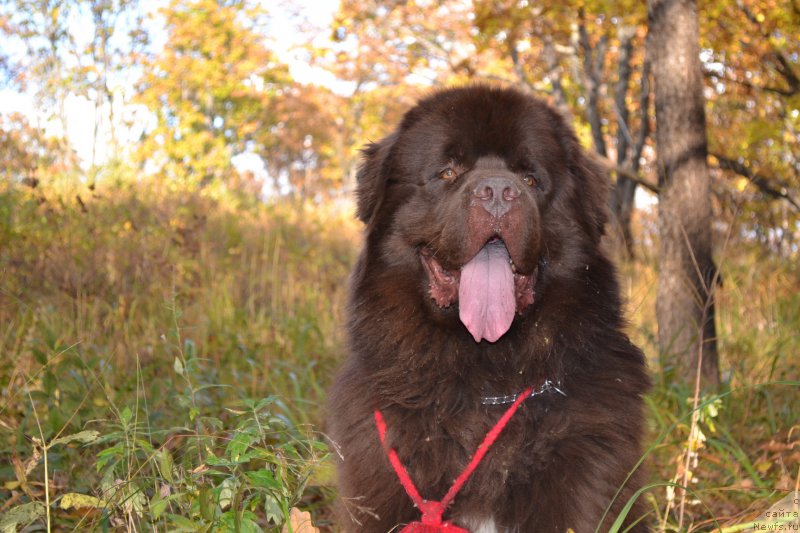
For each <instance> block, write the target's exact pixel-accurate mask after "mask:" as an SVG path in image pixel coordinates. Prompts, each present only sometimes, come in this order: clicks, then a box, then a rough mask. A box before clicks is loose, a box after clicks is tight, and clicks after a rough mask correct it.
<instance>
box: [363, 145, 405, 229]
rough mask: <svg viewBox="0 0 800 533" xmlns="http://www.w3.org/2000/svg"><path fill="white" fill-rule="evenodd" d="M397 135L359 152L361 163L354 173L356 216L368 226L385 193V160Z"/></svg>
mask: <svg viewBox="0 0 800 533" xmlns="http://www.w3.org/2000/svg"><path fill="white" fill-rule="evenodd" d="M396 138H397V133H393V134H391V135H389V136H388V137H385V138H384V139H382V140H381V141H379V142H377V143H370V144H368V145H367V146H366V147H364V149H363V150H362V151H361V154H362V158H363V160H362V162H361V166H360V167H359V169H358V172H357V173H356V182H357V184H356V207H357V209H356V215H357V216H358V218H359V220H361V222H363V223H364V224H369V223H370V221H371V220H372V218H373V217H374V216H375V214H376V213H377V212H378V209H379V208H380V205H381V203H382V202H383V196H384V194H385V191H386V180H387V176H386V160H387V158H388V157H389V153H390V152H391V149H392V146H394V142H395V139H396Z"/></svg>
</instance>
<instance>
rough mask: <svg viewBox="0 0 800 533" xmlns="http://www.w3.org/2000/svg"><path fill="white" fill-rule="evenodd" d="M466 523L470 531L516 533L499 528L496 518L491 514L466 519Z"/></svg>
mask: <svg viewBox="0 0 800 533" xmlns="http://www.w3.org/2000/svg"><path fill="white" fill-rule="evenodd" d="M464 525H465V526H466V527H467V529H468V530H469V531H470V533H514V532H513V531H510V530H507V529H501V528H498V527H497V524H495V521H494V518H492V517H491V516H490V517H482V518H473V519H470V520H466V521H465V522H464Z"/></svg>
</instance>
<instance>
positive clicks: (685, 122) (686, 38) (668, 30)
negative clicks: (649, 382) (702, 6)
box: [647, 0, 719, 386]
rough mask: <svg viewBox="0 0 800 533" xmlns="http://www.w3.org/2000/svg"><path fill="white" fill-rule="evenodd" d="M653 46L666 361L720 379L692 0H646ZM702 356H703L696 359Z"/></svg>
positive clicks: (708, 380)
mask: <svg viewBox="0 0 800 533" xmlns="http://www.w3.org/2000/svg"><path fill="white" fill-rule="evenodd" d="M647 12H648V24H649V34H648V43H647V46H648V49H647V53H648V54H649V56H650V58H651V61H652V69H653V79H654V84H655V105H656V149H657V154H658V174H659V177H658V180H659V186H660V188H661V194H660V196H659V216H658V224H659V234H660V245H659V252H658V253H659V267H660V271H659V276H658V291H657V295H656V298H657V299H656V318H657V320H658V341H659V349H660V352H661V357H662V360H663V361H664V362H665V363H666V364H667V365H669V364H674V365H675V366H676V367H677V368H676V375H677V376H678V377H679V378H682V379H683V380H685V381H687V382H688V383H690V384H693V383H694V379H695V376H696V375H697V370H698V367H699V368H700V377H701V378H702V382H703V385H704V386H715V385H717V384H718V383H719V366H718V358H717V343H716V333H715V328H714V288H715V280H716V275H715V274H716V268H715V266H714V263H713V259H712V255H711V254H712V250H711V247H712V243H711V216H712V214H711V191H710V185H709V175H708V168H707V166H706V154H707V150H708V148H707V143H706V126H705V112H704V109H703V105H704V98H703V80H702V73H701V68H700V59H699V52H700V51H699V45H698V26H697V6H696V3H695V1H694V0H648V1H647ZM698 357H700V358H701V359H700V361H698Z"/></svg>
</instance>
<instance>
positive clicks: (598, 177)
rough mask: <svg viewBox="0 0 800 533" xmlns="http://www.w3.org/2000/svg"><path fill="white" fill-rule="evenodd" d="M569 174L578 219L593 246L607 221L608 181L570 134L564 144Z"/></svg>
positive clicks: (601, 167) (597, 165)
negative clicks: (575, 193)
mask: <svg viewBox="0 0 800 533" xmlns="http://www.w3.org/2000/svg"><path fill="white" fill-rule="evenodd" d="M564 144H565V146H566V148H567V153H568V158H569V162H570V163H569V165H570V172H571V173H572V175H573V176H574V177H575V178H576V180H577V187H578V189H579V190H578V191H576V192H577V195H576V196H577V200H578V206H579V208H580V211H581V212H580V213H578V215H579V216H580V217H581V219H582V220H583V223H584V226H585V227H586V229H587V230H588V231H589V232H590V235H591V236H592V237H593V239H594V241H595V242H600V239H601V237H602V236H603V234H604V233H605V226H606V222H607V221H608V217H609V213H608V199H609V194H610V192H611V180H610V178H609V176H608V172H607V171H606V169H605V167H604V166H603V165H602V164H601V163H600V162H599V161H597V159H596V158H595V157H593V156H592V155H590V154H588V153H587V152H586V151H585V150H584V149H583V148H582V147H581V145H580V143H579V142H578V139H577V138H576V137H575V135H574V134H572V133H571V132H570V134H569V135H568V138H567V139H566V141H565V143H564Z"/></svg>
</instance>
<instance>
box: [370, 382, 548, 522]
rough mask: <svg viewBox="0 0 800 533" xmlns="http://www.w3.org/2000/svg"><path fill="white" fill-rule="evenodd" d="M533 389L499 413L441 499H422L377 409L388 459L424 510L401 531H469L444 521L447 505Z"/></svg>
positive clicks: (420, 507) (418, 507)
mask: <svg viewBox="0 0 800 533" xmlns="http://www.w3.org/2000/svg"><path fill="white" fill-rule="evenodd" d="M532 392H533V389H532V388H528V389H525V391H524V392H523V393H522V394H520V395H519V396H518V397H517V399H516V400H515V401H514V403H513V404H511V406H510V407H509V408H508V409H507V410H506V412H505V413H503V416H501V417H500V420H498V421H497V423H496V424H495V425H494V427H492V429H491V430H489V433H487V434H486V437H485V438H484V439H483V442H481V444H480V446H478V449H477V450H476V451H475V455H473V456H472V459H470V461H469V464H467V466H466V468H464V471H463V472H461V474H459V476H458V477H457V478H456V480H455V481H454V482H453V485H452V486H451V487H450V489H449V490H448V491H447V494H445V495H444V498H442V499H441V501H438V502H437V501H429V500H424V499H422V496H420V495H419V491H418V490H417V487H416V486H414V482H413V481H411V477H410V476H409V475H408V472H407V471H406V469H405V467H404V466H403V464H402V463H401V462H400V458H399V457H398V456H397V452H395V451H394V449H393V448H387V447H386V421H385V420H384V419H383V415H382V414H381V412H380V411H378V410H376V411H375V425H376V426H377V427H378V436H379V437H380V439H381V444H383V447H384V449H385V450H386V455H387V456H388V457H389V462H390V463H391V464H392V468H394V471H395V473H396V474H397V477H398V478H399V479H400V484H401V485H403V488H404V489H405V490H406V493H408V496H409V497H410V498H411V501H413V502H414V506H416V507H417V509H419V510H420V511H421V512H422V521H421V522H411V523H410V524H408V525H407V526H406V527H404V528H403V529H402V530H401V531H400V533H440V532H441V533H443V532H447V533H469V531H467V530H466V529H463V528H461V527H458V526H456V525H454V524H453V523H452V522H449V521H445V522H443V521H442V515H443V514H444V512H445V510H446V509H447V507H448V506H449V505H450V504H451V503H452V501H453V499H455V497H456V494H458V491H460V490H461V487H463V486H464V483H466V482H467V479H468V478H469V476H471V475H472V473H473V472H474V471H475V469H476V468H477V467H478V464H479V463H480V462H481V460H482V459H483V457H484V456H485V455H486V453H487V452H488V451H489V448H490V447H491V445H492V444H494V441H495V440H497V437H499V436H500V433H501V432H502V431H503V429H505V427H506V425H507V424H508V421H509V420H511V417H512V416H514V413H515V412H516V411H517V409H518V408H519V406H520V405H521V404H522V402H523V401H525V400H526V399H527V398H528V397H529V396H530V395H531V393H532Z"/></svg>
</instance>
